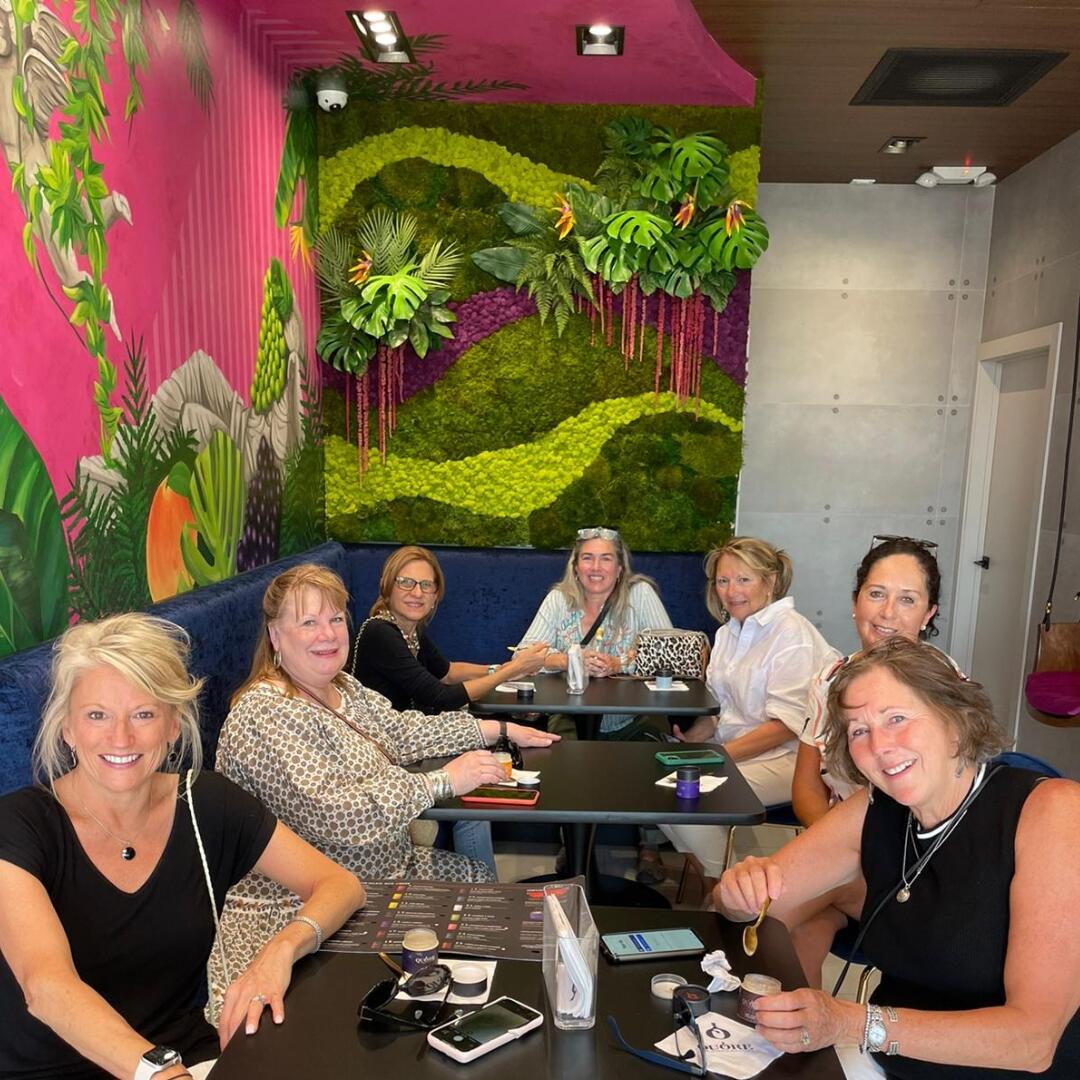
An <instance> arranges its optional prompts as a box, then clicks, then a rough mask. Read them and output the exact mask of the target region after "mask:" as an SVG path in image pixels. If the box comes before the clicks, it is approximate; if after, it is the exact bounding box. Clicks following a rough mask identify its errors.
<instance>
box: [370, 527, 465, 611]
mask: <svg viewBox="0 0 1080 1080" xmlns="http://www.w3.org/2000/svg"><path fill="white" fill-rule="evenodd" d="M416 559H420V560H422V561H423V562H426V563H427V564H428V566H430V567H431V576H432V577H433V578H434V579H435V603H434V604H432V605H431V611H430V612H428V614H427V616H426V617H425V618H423V619H421V620H420V622H419V623H417V626H418V627H419V628H420V629H421V630H422V629H423V628H424V627H425V626H426V625H427V624H428V623H429V622H431V619H432V616H433V615H434V614H435V611H436V609H437V608H438V606H439V601H440V600H441V599H442V598H443V596H445V595H446V578H445V577H444V576H443V572H442V567H441V566H440V565H439V560H438V559H436V558H435V555H434V553H433V552H430V551H428V549H427V548H425V547H420V545H419V544H406V545H405V546H404V547H399V548H398V549H397V551H392V552H391V553H390V555H389V556H388V557H387V560H386V562H384V563H383V568H382V573H381V574H380V575H379V597H378V599H377V600H376V601H375V603H374V604H372V605H371V611H369V612H368V615H382V614H383V613H384V612H387V611H389V610H390V594H391V593H392V592H393V591H394V581H395V579H396V578H398V577H400V576H401V571H402V569H404V567H405V566H406V565H407V564H408V563H411V562H413V561H415V560H416Z"/></svg>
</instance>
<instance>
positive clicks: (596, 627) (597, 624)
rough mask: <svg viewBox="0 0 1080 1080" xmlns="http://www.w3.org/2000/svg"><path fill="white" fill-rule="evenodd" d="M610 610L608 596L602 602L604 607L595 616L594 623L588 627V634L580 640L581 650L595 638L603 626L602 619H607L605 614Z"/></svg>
mask: <svg viewBox="0 0 1080 1080" xmlns="http://www.w3.org/2000/svg"><path fill="white" fill-rule="evenodd" d="M612 595H614V594H612ZM610 609H611V597H610V596H609V597H608V598H607V599H606V600H605V601H604V606H603V607H602V608H601V609H600V614H599V615H597V616H596V622H594V623H593V624H592V626H590V627H589V630H588V633H586V634H585V636H584V637H583V638H582V639H581V647H582V648H584V647H585V646H586V645H588V644H589V642H590V641H592V639H593V638H594V637H596V632H597V630H599V629H600V627H601V626H602V625H603V623H604V619H605V618H606V617H607V613H608V611H609V610H610Z"/></svg>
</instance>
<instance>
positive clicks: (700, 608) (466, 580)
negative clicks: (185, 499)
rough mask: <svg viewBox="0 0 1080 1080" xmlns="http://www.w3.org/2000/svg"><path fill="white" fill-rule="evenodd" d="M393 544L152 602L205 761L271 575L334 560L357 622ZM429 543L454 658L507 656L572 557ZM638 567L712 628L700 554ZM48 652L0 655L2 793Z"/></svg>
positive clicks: (687, 623)
mask: <svg viewBox="0 0 1080 1080" xmlns="http://www.w3.org/2000/svg"><path fill="white" fill-rule="evenodd" d="M396 546H397V545H395V544H357V545H347V546H344V547H343V546H342V545H341V544H338V543H333V542H331V543H327V544H323V545H321V546H320V547H317V548H313V549H312V550H311V551H309V552H306V553H304V554H303V555H298V556H293V557H291V558H288V559H282V560H280V561H278V562H275V563H271V564H270V565H269V566H263V567H259V568H258V569H256V570H250V571H248V572H247V573H245V574H238V575H237V576H236V577H233V578H230V579H229V580H228V581H223V582H219V583H217V584H215V585H209V586H206V587H205V588H202V589H197V590H195V591H194V592H191V593H187V594H185V595H184V596H178V597H175V598H174V599H172V600H167V601H165V602H164V603H161V604H155V605H154V606H153V607H152V608H151V609H150V610H151V611H152V612H153V614H155V615H160V616H162V617H163V618H166V619H171V620H172V621H173V622H176V623H179V624H180V625H181V626H183V627H184V628H185V629H186V630H187V631H188V632H189V633H190V634H191V641H192V656H191V669H192V671H193V672H194V673H195V674H196V675H200V676H203V677H205V678H206V686H205V689H204V690H203V694H202V697H201V698H200V725H201V727H202V734H203V741H204V744H205V749H206V761H207V763H208V764H212V763H213V760H214V752H215V749H216V747H217V738H218V732H219V731H220V729H221V725H222V723H223V721H224V719H225V716H226V715H227V714H228V711H229V698H230V696H231V695H232V693H233V691H234V690H235V689H236V688H237V687H238V686H239V685H240V683H241V682H242V681H243V679H244V677H245V676H246V675H247V672H248V670H249V668H250V666H251V657H252V653H253V652H254V648H255V641H256V637H257V635H258V631H259V620H260V606H261V601H262V595H263V592H264V591H265V589H266V586H267V584H268V583H269V582H270V581H271V579H272V578H273V577H274V576H275V575H277V574H279V573H280V572H281V571H282V570H285V569H287V568H288V567H290V566H295V565H296V564H297V563H300V562H309V561H310V562H318V563H322V564H324V565H326V566H329V567H330V568H331V569H333V570H335V571H337V573H339V574H340V575H341V576H342V578H343V579H344V581H345V584H346V586H347V587H348V589H349V593H350V597H351V603H350V613H351V615H352V618H353V624H354V626H355V625H359V623H360V622H362V621H363V620H364V618H365V617H366V616H367V612H368V610H369V609H370V607H371V605H372V603H373V602H374V600H375V597H376V596H377V595H378V588H379V574H380V571H381V570H382V565H383V562H384V561H385V559H386V557H387V555H388V554H389V553H390V552H391V551H393V550H394V548H395V547H396ZM432 550H433V551H434V552H435V553H436V555H437V556H438V559H439V562H440V564H441V565H442V568H443V571H444V573H445V575H446V597H445V599H444V600H443V602H442V604H441V605H440V606H439V610H438V612H437V613H436V616H435V618H434V620H433V621H432V624H431V627H430V633H431V635H432V637H433V638H434V640H435V642H436V644H437V645H438V646H439V648H440V649H441V650H442V652H443V653H444V654H445V655H446V656H447V657H448V658H449V659H452V660H471V661H474V662H477V663H496V662H502V661H504V660H505V659H506V658H507V657H508V656H509V653H508V652H507V649H506V647H507V645H513V644H516V642H517V641H518V640H519V639H520V637H521V635H522V634H523V633H524V631H525V629H526V628H527V627H528V625H529V623H530V622H531V621H532V617H533V615H534V614H535V613H536V609H537V608H538V607H539V605H540V601H541V600H542V599H543V597H544V596H545V594H546V593H547V591H548V589H549V588H550V587H551V586H552V584H554V582H556V581H557V580H558V579H559V578H560V577H561V576H562V571H563V567H564V566H565V564H566V552H565V551H562V552H560V551H534V550H532V549H529V548H449V547H447V548H443V547H433V548H432ZM634 569H635V570H636V571H639V572H641V573H644V574H648V575H649V576H650V577H652V578H653V579H654V580H655V581H656V582H657V584H658V586H659V588H660V595H661V597H662V598H663V601H664V604H665V606H666V607H667V610H668V613H669V614H670V616H671V620H672V622H673V623H674V624H675V625H676V626H679V627H683V628H685V629H690V630H705V631H707V632H708V633H709V635H710V637H711V636H712V631H713V629H715V622H714V621H713V620H712V618H711V617H710V616H709V614H708V612H707V611H706V609H705V602H704V586H705V579H704V576H703V570H702V560H701V556H700V555H680V554H653V555H639V556H637V557H635V559H634ZM51 658H52V643H51V642H46V643H45V644H43V645H38V646H36V647H35V648H33V649H26V650H24V651H22V652H19V653H15V654H14V655H13V656H9V657H6V658H4V659H3V660H0V793H2V792H5V791H9V790H11V789H13V788H16V787H21V786H22V785H24V784H27V783H29V782H30V747H31V744H32V743H33V739H34V734H35V733H36V731H37V727H38V722H39V719H40V716H41V709H42V706H43V704H44V702H45V697H46V695H47V694H48V689H49V665H50V662H51Z"/></svg>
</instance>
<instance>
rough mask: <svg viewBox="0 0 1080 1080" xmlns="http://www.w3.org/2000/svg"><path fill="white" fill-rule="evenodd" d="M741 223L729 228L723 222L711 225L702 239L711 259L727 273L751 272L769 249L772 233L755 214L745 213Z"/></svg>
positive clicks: (749, 211)
mask: <svg viewBox="0 0 1080 1080" xmlns="http://www.w3.org/2000/svg"><path fill="white" fill-rule="evenodd" d="M740 217H741V223H740V224H738V225H736V226H735V227H733V228H730V229H729V227H728V225H727V223H726V221H725V219H724V218H719V219H718V220H715V221H710V222H709V223H708V224H707V225H705V226H704V227H703V228H702V230H701V232H700V234H699V235H700V237H701V240H702V242H703V243H704V244H705V245H706V246H707V247H708V250H709V255H710V256H711V257H712V259H713V260H714V261H715V263H716V264H717V266H719V267H721V268H722V269H724V270H734V269H736V268H738V269H739V270H749V269H750V268H751V267H752V266H753V265H754V264H755V263H756V262H757V261H758V259H760V258H761V256H762V254H763V253H764V252H765V249H766V248H767V247H768V246H769V230H768V228H767V227H766V225H765V222H764V221H763V220H762V218H761V217H760V216H759V215H758V214H757V213H756V212H755V211H754V210H750V209H747V210H744V211H743V212H742V214H741V215H740Z"/></svg>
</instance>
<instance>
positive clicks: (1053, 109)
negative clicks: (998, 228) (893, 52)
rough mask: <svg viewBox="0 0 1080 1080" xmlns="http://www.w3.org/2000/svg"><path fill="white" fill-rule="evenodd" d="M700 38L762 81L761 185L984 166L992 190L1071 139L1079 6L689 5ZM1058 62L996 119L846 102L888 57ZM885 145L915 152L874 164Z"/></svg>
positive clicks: (804, 0) (882, 157) (729, 1)
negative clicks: (1010, 54)
mask: <svg viewBox="0 0 1080 1080" xmlns="http://www.w3.org/2000/svg"><path fill="white" fill-rule="evenodd" d="M694 3H695V6H696V8H697V10H698V13H699V14H700V16H701V18H702V21H703V22H704V23H705V26H706V29H708V30H709V32H710V33H711V34H712V35H713V37H715V38H716V40H717V41H718V42H719V43H720V45H721V47H722V48H723V49H724V50H725V52H727V53H728V54H729V55H730V56H731V57H732V58H733V59H734V60H736V61H737V62H738V63H740V64H741V65H743V66H744V67H745V68H747V69H748V70H749V71H751V72H752V73H753V74H755V75H757V76H759V77H760V78H762V80H763V88H764V89H763V92H764V119H763V123H764V131H763V136H762V159H761V178H762V180H764V181H770V182H774V183H800V182H806V183H846V182H847V181H849V180H850V179H851V178H852V177H856V176H858V177H873V178H875V179H877V180H878V181H879V182H880V183H910V182H911V181H913V180H914V179H915V177H916V176H918V174H919V173H920V172H922V171H923V170H924V169H925V168H927V167H928V166H929V165H932V164H935V165H955V164H963V163H964V162H965V161H966V162H968V163H971V164H977V165H987V166H988V167H989V168H990V169H991V170H992V171H993V172H995V173H996V174H997V175H998V177H999V178H1003V177H1005V176H1007V175H1008V174H1009V173H1011V172H1014V171H1015V170H1016V169H1018V168H1021V167H1022V166H1023V165H1025V164H1027V162H1028V161H1030V160H1032V159H1033V158H1035V157H1038V156H1039V154H1041V153H1043V152H1044V151H1046V150H1048V149H1049V148H1050V147H1051V146H1054V145H1055V144H1057V143H1058V142H1060V141H1061V140H1062V139H1064V138H1066V137H1067V136H1069V135H1071V134H1072V133H1073V132H1075V131H1076V130H1078V129H1080V0H933V2H924V0H916V2H914V3H912V2H908V3H905V2H903V0H694ZM905 46H907V47H913V48H973V49H975V48H980V49H991V48H997V49H1002V48H1008V49H1032V48H1034V49H1051V50H1061V51H1068V52H1069V54H1070V55H1069V56H1068V57H1066V59H1065V60H1063V61H1062V62H1061V63H1060V64H1059V65H1058V66H1057V67H1055V68H1054V69H1053V70H1052V71H1050V72H1049V74H1047V75H1046V76H1045V77H1044V78H1043V79H1042V80H1041V81H1040V82H1038V83H1036V84H1035V86H1033V87H1032V88H1031V89H1030V90H1028V91H1027V92H1026V93H1024V94H1022V95H1021V96H1020V97H1019V98H1018V99H1017V100H1016V101H1015V102H1013V103H1012V104H1011V105H1007V106H1004V107H1002V108H971V107H964V108H952V107H948V108H924V107H920V108H897V107H891V106H890V107H883V106H872V105H867V106H858V105H850V104H849V102H850V101H851V98H852V97H853V96H854V94H855V92H856V91H857V90H858V88H859V87H860V86H861V85H862V83H863V81H864V80H865V79H866V77H867V76H868V75H869V74H870V72H871V71H872V70H873V68H874V65H875V64H877V62H878V61H879V60H880V59H881V56H882V53H884V52H885V50H886V49H889V48H901V47H905ZM895 135H921V136H924V138H925V141H924V142H922V143H920V144H919V145H918V146H917V147H916V148H915V149H914V150H913V151H911V152H910V153H908V154H905V155H892V154H882V153H879V148H880V147H881V146H882V145H883V144H884V143H885V142H886V140H887V139H889V138H890V137H892V136H895Z"/></svg>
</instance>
